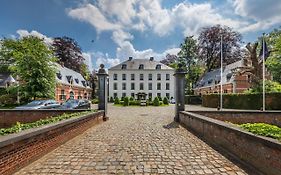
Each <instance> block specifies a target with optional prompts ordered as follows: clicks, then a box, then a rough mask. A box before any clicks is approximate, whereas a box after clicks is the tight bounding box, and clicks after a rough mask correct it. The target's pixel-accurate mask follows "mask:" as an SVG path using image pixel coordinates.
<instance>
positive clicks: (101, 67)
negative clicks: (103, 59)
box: [98, 64, 106, 74]
mask: <svg viewBox="0 0 281 175" xmlns="http://www.w3.org/2000/svg"><path fill="white" fill-rule="evenodd" d="M98 73H99V74H104V73H106V71H105V69H104V64H100V68H99V71H98Z"/></svg>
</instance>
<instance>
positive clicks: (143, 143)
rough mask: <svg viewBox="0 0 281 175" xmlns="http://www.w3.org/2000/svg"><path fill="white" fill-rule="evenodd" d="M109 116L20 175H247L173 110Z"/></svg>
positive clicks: (113, 110)
mask: <svg viewBox="0 0 281 175" xmlns="http://www.w3.org/2000/svg"><path fill="white" fill-rule="evenodd" d="M108 116H109V120H108V121H107V122H104V123H102V124H99V125H96V126H94V127H92V128H90V129H89V130H87V131H86V132H84V133H83V134H81V135H79V136H77V137H75V138H74V139H72V140H70V141H68V142H67V143H65V144H64V145H61V146H60V147H58V148H57V149H55V150H53V151H52V152H50V153H48V154H47V155H45V156H44V157H42V158H41V159H39V160H37V161H35V162H33V163H32V164H30V165H28V166H27V167H25V168H23V169H21V170H20V171H19V172H17V173H16V174H18V175H23V174H87V175H89V174H247V173H246V172H245V171H244V170H242V169H241V168H240V167H238V166H237V165H235V164H234V163H233V162H231V161H230V160H228V159H227V158H226V157H224V156H223V155H221V154H220V153H218V152H217V151H215V150H214V149H212V148H211V147H210V146H208V145H207V144H206V143H204V142H203V141H201V140H200V139H198V138H197V137H196V136H194V135H193V134H191V133H190V132H188V131H187V130H186V129H184V128H183V127H181V126H178V125H177V124H176V123H173V116H174V106H172V105H170V106H169V107H126V108H124V107H114V106H111V105H109V114H108Z"/></svg>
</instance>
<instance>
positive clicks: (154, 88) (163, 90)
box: [108, 57, 175, 99]
mask: <svg viewBox="0 0 281 175" xmlns="http://www.w3.org/2000/svg"><path fill="white" fill-rule="evenodd" d="M108 74H109V97H113V98H115V97H118V98H121V97H125V96H127V97H134V98H138V96H139V94H144V96H145V97H146V99H148V98H152V99H154V98H155V97H156V96H158V97H162V98H164V97H168V98H169V99H170V98H171V97H173V98H174V97H175V96H174V91H175V88H174V76H173V75H174V69H173V68H171V67H169V66H166V65H164V64H162V63H160V62H157V61H154V59H153V57H150V59H133V58H132V57H129V59H128V60H127V61H124V62H123V63H120V64H118V65H116V66H114V67H111V68H110V69H109V70H108Z"/></svg>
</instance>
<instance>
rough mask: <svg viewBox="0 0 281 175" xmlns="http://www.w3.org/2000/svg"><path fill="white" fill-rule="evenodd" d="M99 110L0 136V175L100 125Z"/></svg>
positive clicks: (100, 115)
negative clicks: (95, 125)
mask: <svg viewBox="0 0 281 175" xmlns="http://www.w3.org/2000/svg"><path fill="white" fill-rule="evenodd" d="M103 114H104V112H103V111H100V112H96V113H92V114H88V115H85V116H82V117H79V118H71V119H67V120H63V121H60V122H57V123H53V124H49V125H45V126H42V127H39V128H34V129H29V130H25V131H22V132H20V133H17V134H11V135H7V136H0V174H1V175H8V174H12V173H13V172H15V171H17V170H18V169H20V168H22V167H24V166H25V165H27V164H29V163H30V162H32V161H34V160H36V159H37V158H39V157H41V156H43V155H44V154H46V153H48V152H49V151H51V150H53V149H54V148H56V147H57V146H59V145H61V144H62V143H64V142H66V141H68V140H70V139H71V138H73V137H75V136H77V135H78V134H80V133H82V132H84V131H85V130H87V129H88V128H90V127H91V126H93V125H94V124H97V123H99V122H102V118H103Z"/></svg>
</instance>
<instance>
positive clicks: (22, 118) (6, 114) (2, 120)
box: [0, 109, 86, 128]
mask: <svg viewBox="0 0 281 175" xmlns="http://www.w3.org/2000/svg"><path fill="white" fill-rule="evenodd" d="M82 111H86V109H75V110H60V109H59V110H58V109H36V110H17V109H3V110H0V128H8V127H11V126H12V125H14V124H16V122H21V123H30V122H34V121H37V120H40V119H45V118H47V117H51V116H55V115H60V114H63V113H73V112H82Z"/></svg>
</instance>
